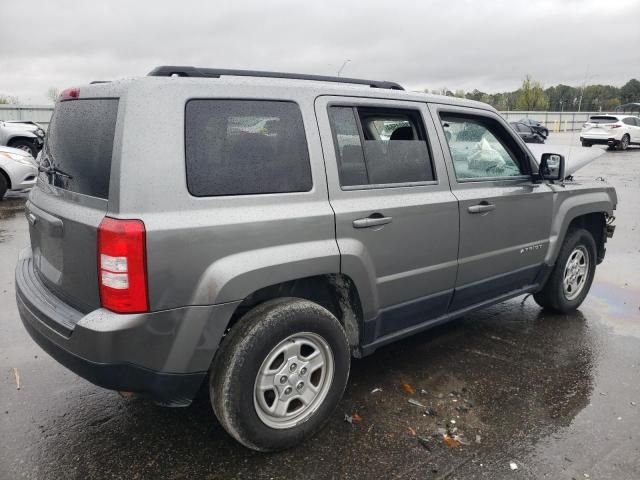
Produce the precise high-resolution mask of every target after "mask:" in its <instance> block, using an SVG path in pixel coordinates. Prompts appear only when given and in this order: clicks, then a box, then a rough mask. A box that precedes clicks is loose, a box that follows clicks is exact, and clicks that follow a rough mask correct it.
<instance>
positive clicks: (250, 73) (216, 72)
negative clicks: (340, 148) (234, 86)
mask: <svg viewBox="0 0 640 480" xmlns="http://www.w3.org/2000/svg"><path fill="white" fill-rule="evenodd" d="M147 76H150V77H172V76H178V77H199V78H220V77H221V76H234V77H264V78H290V79H293V80H315V81H318V82H334V83H352V84H356V85H368V86H369V87H371V88H386V89H390V90H404V88H402V85H399V84H398V83H395V82H386V81H379V80H363V79H361V78H345V77H329V76H324V75H307V74H304V73H282V72H261V71H259V70H228V69H224V68H197V67H178V66H171V65H164V66H161V67H156V68H154V69H153V70H151V71H150V72H149V73H148V74H147Z"/></svg>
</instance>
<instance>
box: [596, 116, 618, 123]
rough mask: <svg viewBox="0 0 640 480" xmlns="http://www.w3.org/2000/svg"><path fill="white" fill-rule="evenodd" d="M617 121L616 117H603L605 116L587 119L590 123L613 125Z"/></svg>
mask: <svg viewBox="0 0 640 480" xmlns="http://www.w3.org/2000/svg"><path fill="white" fill-rule="evenodd" d="M617 121H618V119H617V118H616V117H605V116H599V117H591V118H590V119H589V122H591V123H615V122H617Z"/></svg>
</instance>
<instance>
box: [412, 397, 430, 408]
mask: <svg viewBox="0 0 640 480" xmlns="http://www.w3.org/2000/svg"><path fill="white" fill-rule="evenodd" d="M409 403H410V404H411V405H415V406H416V407H420V408H427V406H426V405H423V404H421V403H420V402H419V401H417V400H414V399H413V398H410V399H409Z"/></svg>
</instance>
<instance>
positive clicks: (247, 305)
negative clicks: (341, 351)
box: [227, 273, 363, 356]
mask: <svg viewBox="0 0 640 480" xmlns="http://www.w3.org/2000/svg"><path fill="white" fill-rule="evenodd" d="M281 297H296V298H303V299H305V300H309V301H312V302H315V303H317V304H319V305H321V306H323V307H324V308H326V309H327V310H329V311H330V312H331V313H332V314H333V315H335V316H336V318H337V319H338V320H339V321H340V323H341V324H342V326H343V328H344V329H345V332H346V334H347V339H348V340H349V346H350V347H351V351H352V354H353V355H354V356H359V347H360V334H361V331H362V323H363V313H362V312H363V310H362V303H361V300H360V294H359V291H358V288H357V287H356V284H355V283H354V281H353V280H352V279H351V278H350V277H349V276H347V275H344V274H341V273H331V274H321V275H314V276H310V277H304V278H297V279H293V280H288V281H284V282H280V283H275V284H272V285H269V286H266V287H263V288H260V289H258V290H255V291H254V292H252V293H250V294H249V295H247V296H246V297H245V298H244V299H243V300H242V301H241V302H240V304H239V305H238V306H237V307H236V309H235V311H234V312H233V314H232V315H231V318H230V319H229V323H228V325H227V332H228V331H229V330H231V329H232V328H233V327H234V325H235V324H236V323H237V322H238V320H239V319H240V318H242V317H243V316H244V315H245V314H246V313H247V312H248V311H249V310H251V309H252V308H254V307H255V306H257V305H259V304H262V303H264V302H266V301H268V300H273V299H275V298H281Z"/></svg>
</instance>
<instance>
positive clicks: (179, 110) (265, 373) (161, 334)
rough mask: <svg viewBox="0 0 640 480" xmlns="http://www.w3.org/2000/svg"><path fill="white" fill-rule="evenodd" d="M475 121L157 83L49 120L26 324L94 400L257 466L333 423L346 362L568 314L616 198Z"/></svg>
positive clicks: (168, 75)
mask: <svg viewBox="0 0 640 480" xmlns="http://www.w3.org/2000/svg"><path fill="white" fill-rule="evenodd" d="M563 177H564V158H563V157H562V156H560V155H554V154H545V155H543V157H542V161H541V163H540V165H539V164H538V162H537V161H536V160H535V159H534V157H533V155H532V154H531V152H530V151H529V150H528V149H527V146H526V145H525V144H524V143H523V142H522V140H521V139H520V138H519V137H518V136H517V135H516V133H515V132H514V131H513V130H512V129H511V128H510V127H509V125H508V124H507V123H505V121H504V120H503V119H502V118H501V117H500V116H499V115H498V113H497V112H496V111H495V110H494V109H493V108H491V107H489V106H488V105H485V104H483V103H478V102H472V101H467V100H461V99H457V98H450V97H438V96H431V95H425V94H421V93H409V92H406V91H403V90H402V87H400V86H399V85H397V84H395V83H391V82H379V81H367V80H359V79H344V78H334V77H318V76H309V75H296V74H281V73H272V72H250V71H231V70H216V69H198V68H193V67H158V68H156V69H155V70H153V71H152V72H151V73H150V74H149V75H148V76H147V77H144V78H139V79H132V80H125V81H115V82H110V83H99V84H92V85H87V86H81V87H80V88H73V89H69V90H66V91H65V92H63V94H62V99H61V101H59V102H58V103H57V104H56V107H55V112H54V114H53V118H52V122H51V127H50V129H49V132H48V135H47V141H46V146H45V148H44V151H43V155H42V160H41V165H40V174H39V178H38V182H37V185H36V187H35V188H34V189H33V190H32V192H31V194H30V198H29V201H28V202H27V206H26V216H27V219H28V221H29V223H30V235H31V246H30V248H28V249H26V250H25V251H24V252H22V254H21V257H20V260H19V262H18V265H17V267H16V293H17V303H18V307H19V311H20V315H21V317H22V321H23V323H24V325H25V328H26V329H27V330H28V332H29V333H30V335H31V336H32V337H33V339H34V340H35V341H36V342H37V343H38V344H39V345H40V346H41V347H42V348H43V349H44V350H46V351H47V352H48V353H49V354H50V355H51V356H53V357H54V358H56V359H57V360H58V361H59V362H60V363H62V364H63V365H65V366H66V367H68V368H69V369H71V370H72V371H74V372H76V373H77V374H78V375H81V376H82V377H84V378H86V379H88V380H89V381H91V382H93V383H95V384H97V385H100V386H102V387H105V388H109V389H114V390H120V391H127V392H137V393H140V394H143V395H145V396H147V397H148V398H151V399H152V400H154V401H155V402H157V403H159V404H163V405H169V406H185V405H188V404H189V403H190V402H191V401H192V399H193V398H194V396H195V395H196V393H197V392H198V391H199V389H200V387H201V386H206V387H207V389H208V392H209V394H210V398H211V403H212V406H213V410H214V412H215V414H216V416H217V418H218V420H219V421H220V423H221V424H222V425H223V426H224V428H225V429H226V430H227V432H229V434H230V435H231V436H233V437H234V438H235V439H236V440H238V441H239V442H241V443H242V444H243V445H245V446H247V447H249V448H252V449H256V450H261V451H273V450H278V449H283V448H287V447H291V446H293V445H295V444H297V443H299V442H300V441H302V440H304V439H306V438H308V437H309V436H310V435H313V434H314V432H316V431H317V430H318V429H319V428H320V427H321V426H322V425H323V424H324V423H325V422H326V421H327V419H328V418H329V417H330V416H331V414H332V412H333V411H334V409H335V408H336V405H337V404H338V401H339V400H340V398H341V396H342V393H343V391H344V389H345V386H346V383H347V378H348V376H349V364H350V358H351V357H352V356H354V357H361V356H364V355H369V354H371V353H373V352H374V351H375V350H376V349H377V348H378V347H381V346H383V345H386V344H388V343H390V342H393V341H396V340H399V339H402V338H405V337H407V336H409V335H412V334H414V333H418V332H421V331H424V330H426V329H428V328H430V327H433V326H434V325H438V324H441V323H443V322H446V321H448V320H452V319H454V318H456V317H460V316H461V315H464V314H466V313H468V312H470V311H472V310H476V309H478V308H481V307H485V306H487V305H490V304H493V303H496V302H501V301H503V300H507V299H509V298H512V297H516V296H518V295H522V294H526V293H533V294H534V298H535V300H536V301H537V302H538V303H539V304H540V305H541V306H542V307H545V308H548V309H552V310H555V311H559V312H567V311H571V310H573V309H575V308H577V307H578V306H579V305H580V304H581V302H582V301H583V300H584V298H585V296H586V295H587V292H588V290H589V288H590V286H591V282H592V280H593V276H594V272H595V267H596V264H597V263H599V262H601V261H602V260H603V258H604V254H605V241H606V239H607V236H610V235H611V234H612V233H613V229H614V227H613V225H612V224H611V223H612V220H613V217H612V214H613V211H614V209H615V207H616V202H617V198H616V193H615V190H614V189H613V188H611V187H609V186H607V185H606V184H604V183H601V182H599V183H597V184H582V183H578V182H564V179H563Z"/></svg>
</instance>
